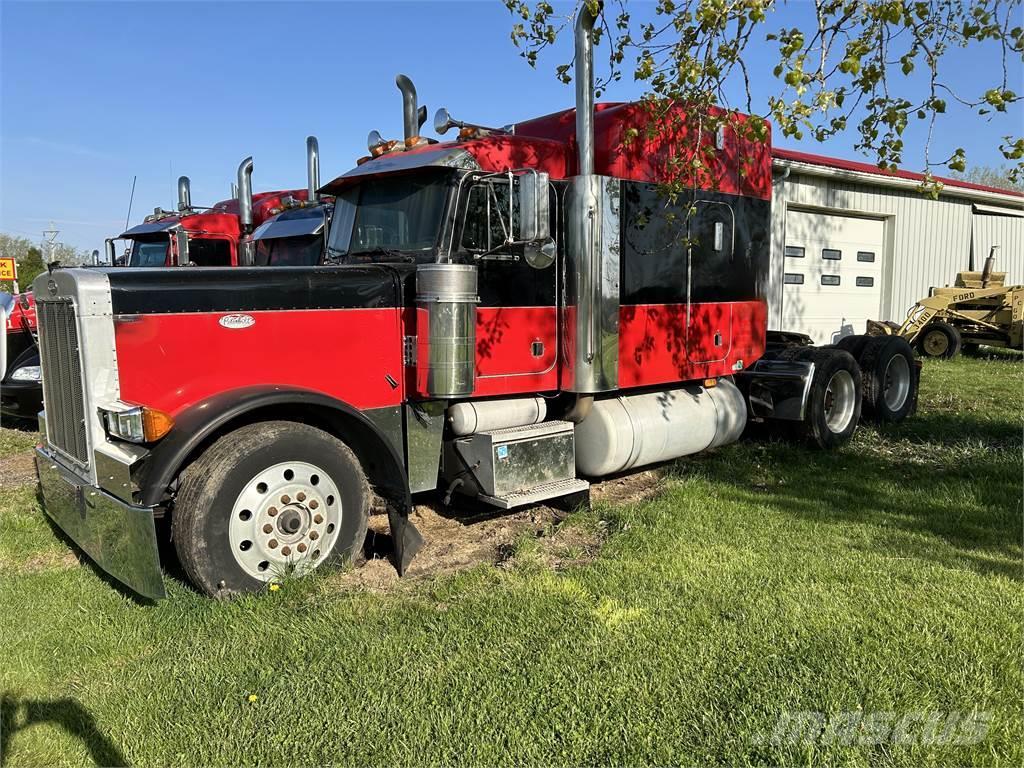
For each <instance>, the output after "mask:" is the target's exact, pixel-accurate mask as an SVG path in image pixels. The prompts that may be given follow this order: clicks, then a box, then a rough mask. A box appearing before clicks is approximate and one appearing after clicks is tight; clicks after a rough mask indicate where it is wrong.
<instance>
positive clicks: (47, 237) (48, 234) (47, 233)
mask: <svg viewBox="0 0 1024 768" xmlns="http://www.w3.org/2000/svg"><path fill="white" fill-rule="evenodd" d="M59 234H60V230H59V229H56V228H55V226H54V223H53V222H52V221H51V222H50V228H49V229H46V230H43V244H44V245H45V246H46V263H47V264H49V263H50V262H52V261H53V246H54V243H55V242H56V240H57V235H59Z"/></svg>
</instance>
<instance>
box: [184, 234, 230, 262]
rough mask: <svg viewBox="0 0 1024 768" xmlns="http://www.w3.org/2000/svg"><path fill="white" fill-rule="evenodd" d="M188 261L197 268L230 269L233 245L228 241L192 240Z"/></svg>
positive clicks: (189, 246)
mask: <svg viewBox="0 0 1024 768" xmlns="http://www.w3.org/2000/svg"><path fill="white" fill-rule="evenodd" d="M188 259H189V261H190V262H192V263H193V264H195V265H196V266H197V267H230V266H231V245H230V243H228V241H227V240H207V239H196V240H192V239H190V240H189V241H188Z"/></svg>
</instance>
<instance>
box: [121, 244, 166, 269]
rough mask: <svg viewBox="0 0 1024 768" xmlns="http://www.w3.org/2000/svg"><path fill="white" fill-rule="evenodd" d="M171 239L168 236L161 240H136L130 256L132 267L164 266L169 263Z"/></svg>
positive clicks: (129, 263) (129, 261)
mask: <svg viewBox="0 0 1024 768" xmlns="http://www.w3.org/2000/svg"><path fill="white" fill-rule="evenodd" d="M170 244H171V241H170V239H169V238H168V237H166V236H164V237H161V238H160V239H159V240H135V241H133V242H132V252H131V255H130V256H129V257H128V266H130V267H162V266H164V264H166V263H167V250H168V248H169V247H170Z"/></svg>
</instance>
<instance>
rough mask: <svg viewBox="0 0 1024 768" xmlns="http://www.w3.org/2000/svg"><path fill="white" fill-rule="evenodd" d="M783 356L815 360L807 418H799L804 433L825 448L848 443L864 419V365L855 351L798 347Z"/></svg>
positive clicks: (785, 352)
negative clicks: (861, 418)
mask: <svg viewBox="0 0 1024 768" xmlns="http://www.w3.org/2000/svg"><path fill="white" fill-rule="evenodd" d="M779 357H780V359H789V360H804V361H807V362H811V363H814V378H813V380H812V381H811V387H810V392H809V393H808V397H807V407H806V409H805V411H804V420H803V421H801V422H799V430H800V432H801V434H802V436H803V437H804V438H805V439H806V440H807V441H808V442H809V443H810V444H811V445H813V446H816V447H818V448H822V449H832V448H838V447H840V446H842V445H845V444H846V443H848V442H849V441H850V438H851V437H853V433H854V430H856V429H857V422H858V421H859V420H860V410H861V397H862V391H861V388H862V384H861V373H860V366H858V365H857V361H856V360H854V359H853V355H851V354H850V353H849V352H846V351H845V350H842V349H829V348H827V347H798V348H792V349H788V350H786V351H784V352H783V353H782V354H781V355H780V356H779Z"/></svg>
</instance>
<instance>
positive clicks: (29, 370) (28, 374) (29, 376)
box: [11, 365, 43, 381]
mask: <svg viewBox="0 0 1024 768" xmlns="http://www.w3.org/2000/svg"><path fill="white" fill-rule="evenodd" d="M42 378H43V371H42V369H41V368H40V367H39V366H38V365H23V366H22V367H21V368H15V369H14V372H13V373H12V374H11V381H41V380H42Z"/></svg>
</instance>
